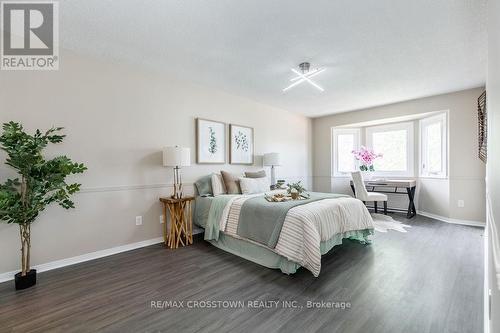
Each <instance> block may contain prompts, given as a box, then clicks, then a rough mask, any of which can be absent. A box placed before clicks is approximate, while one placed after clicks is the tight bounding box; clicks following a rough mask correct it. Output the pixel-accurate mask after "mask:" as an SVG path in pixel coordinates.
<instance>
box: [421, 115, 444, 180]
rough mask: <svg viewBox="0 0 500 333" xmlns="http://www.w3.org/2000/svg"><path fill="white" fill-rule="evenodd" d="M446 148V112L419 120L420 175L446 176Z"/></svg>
mask: <svg viewBox="0 0 500 333" xmlns="http://www.w3.org/2000/svg"><path fill="white" fill-rule="evenodd" d="M447 150H448V149H447V128H446V113H442V114H439V115H437V116H433V117H430V118H425V119H422V120H420V176H422V177H437V178H444V177H446V174H447V172H446V171H447V159H448V156H447Z"/></svg>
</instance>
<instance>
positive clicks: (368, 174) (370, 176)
mask: <svg viewBox="0 0 500 333" xmlns="http://www.w3.org/2000/svg"><path fill="white" fill-rule="evenodd" d="M361 173H362V174H363V180H368V181H370V180H372V179H373V171H369V170H368V171H361Z"/></svg>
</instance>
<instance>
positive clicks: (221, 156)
mask: <svg viewBox="0 0 500 333" xmlns="http://www.w3.org/2000/svg"><path fill="white" fill-rule="evenodd" d="M196 163H199V164H224V163H226V124H225V123H222V122H220V121H214V120H208V119H201V118H196Z"/></svg>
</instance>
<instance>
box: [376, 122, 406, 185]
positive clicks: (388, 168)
mask: <svg viewBox="0 0 500 333" xmlns="http://www.w3.org/2000/svg"><path fill="white" fill-rule="evenodd" d="M366 145H367V147H368V148H371V149H373V151H374V152H375V153H377V154H383V157H382V158H378V159H376V160H375V162H374V165H373V166H374V168H375V174H376V175H380V176H402V177H405V176H406V177H413V176H414V133H413V122H405V123H396V124H390V125H382V126H372V127H367V128H366Z"/></svg>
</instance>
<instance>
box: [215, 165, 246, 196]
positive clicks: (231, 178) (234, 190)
mask: <svg viewBox="0 0 500 333" xmlns="http://www.w3.org/2000/svg"><path fill="white" fill-rule="evenodd" d="M220 174H221V175H222V180H223V181H224V185H225V187H226V191H227V194H241V188H240V179H239V177H238V176H237V175H235V174H232V173H230V172H226V171H221V172H220Z"/></svg>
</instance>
